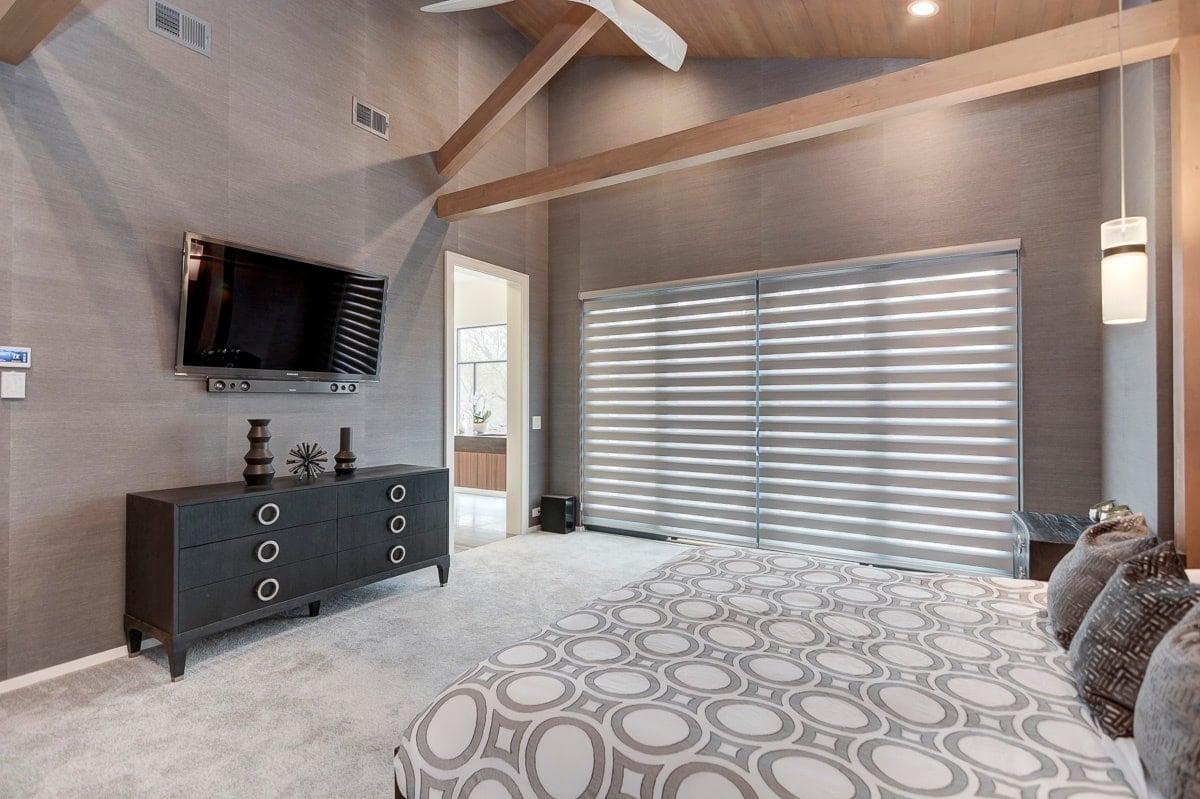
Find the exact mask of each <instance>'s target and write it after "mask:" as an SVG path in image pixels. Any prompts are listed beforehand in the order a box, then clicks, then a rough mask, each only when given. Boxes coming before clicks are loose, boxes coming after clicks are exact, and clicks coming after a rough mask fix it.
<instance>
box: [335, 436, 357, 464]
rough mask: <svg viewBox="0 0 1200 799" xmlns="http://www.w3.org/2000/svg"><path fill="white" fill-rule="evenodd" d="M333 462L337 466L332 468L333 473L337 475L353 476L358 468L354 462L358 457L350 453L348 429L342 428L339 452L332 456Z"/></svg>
mask: <svg viewBox="0 0 1200 799" xmlns="http://www.w3.org/2000/svg"><path fill="white" fill-rule="evenodd" d="M333 460H334V462H335V463H336V464H337V465H336V466H334V467H333V471H334V472H335V473H337V474H354V470H355V469H357V468H358V464H357V463H355V461H357V460H358V456H357V455H355V454H354V453H353V452H351V451H350V428H349V427H343V428H342V442H341V450H340V451H339V452H338V454H336V455H334V456H333Z"/></svg>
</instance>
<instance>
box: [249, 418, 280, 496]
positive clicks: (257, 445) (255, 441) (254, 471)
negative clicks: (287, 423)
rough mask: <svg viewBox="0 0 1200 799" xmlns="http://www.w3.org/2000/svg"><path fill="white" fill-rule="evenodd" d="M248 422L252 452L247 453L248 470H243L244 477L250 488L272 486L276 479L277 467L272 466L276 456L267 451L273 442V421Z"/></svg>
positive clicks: (250, 420) (254, 420)
mask: <svg viewBox="0 0 1200 799" xmlns="http://www.w3.org/2000/svg"><path fill="white" fill-rule="evenodd" d="M247 421H249V422H250V432H249V433H247V434H246V438H247V439H248V440H249V441H250V451H249V452H247V453H246V468H245V469H243V470H242V477H244V478H246V485H248V486H266V485H270V484H271V481H272V480H274V479H275V467H274V466H272V465H271V462H272V461H273V460H275V456H274V455H272V454H271V450H269V449H267V442H268V441H270V440H271V428H270V426H269V425H270V424H271V420H270V419H248V420H247Z"/></svg>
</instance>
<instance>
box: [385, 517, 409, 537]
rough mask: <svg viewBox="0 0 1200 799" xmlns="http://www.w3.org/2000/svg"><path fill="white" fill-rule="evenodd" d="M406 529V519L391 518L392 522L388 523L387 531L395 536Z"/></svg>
mask: <svg viewBox="0 0 1200 799" xmlns="http://www.w3.org/2000/svg"><path fill="white" fill-rule="evenodd" d="M406 527H408V519H406V518H404V517H403V516H393V517H392V520H391V521H390V522H388V529H389V530H391V531H392V532H393V533H395V534H396V535H399V534H400V533H403V532H404V528H406Z"/></svg>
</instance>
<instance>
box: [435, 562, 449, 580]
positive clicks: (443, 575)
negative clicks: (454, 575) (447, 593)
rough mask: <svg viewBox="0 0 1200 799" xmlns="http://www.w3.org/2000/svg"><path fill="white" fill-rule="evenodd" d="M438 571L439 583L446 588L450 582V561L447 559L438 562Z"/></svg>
mask: <svg viewBox="0 0 1200 799" xmlns="http://www.w3.org/2000/svg"><path fill="white" fill-rule="evenodd" d="M437 570H438V582H439V583H441V584H442V586H443V587H444V586H445V585H446V583H448V582H450V559H449V558H446V559H445V560H444V561H438V564H437Z"/></svg>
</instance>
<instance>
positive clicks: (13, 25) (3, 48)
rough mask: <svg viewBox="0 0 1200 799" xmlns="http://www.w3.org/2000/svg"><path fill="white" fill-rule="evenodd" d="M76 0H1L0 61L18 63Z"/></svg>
mask: <svg viewBox="0 0 1200 799" xmlns="http://www.w3.org/2000/svg"><path fill="white" fill-rule="evenodd" d="M77 5H79V0H0V61H4V62H6V63H8V64H20V63H21V62H22V61H24V60H25V59H26V58H28V57H29V54H30V53H32V52H33V49H34V48H35V47H37V46H38V45H39V44H41V43H42V41H44V40H45V38H46V37H47V36H49V35H50V32H51V31H53V30H54V29H55V28H56V27H58V23H60V22H62V21H63V20H64V19H65V18H66V16H67V14H70V13H71V11H73V10H74V9H75V6H77Z"/></svg>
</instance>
